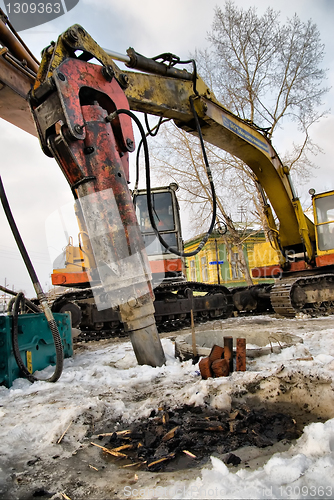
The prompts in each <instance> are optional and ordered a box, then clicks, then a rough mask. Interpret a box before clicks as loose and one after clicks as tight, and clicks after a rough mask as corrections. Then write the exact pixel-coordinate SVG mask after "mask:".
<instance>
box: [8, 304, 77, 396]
mask: <svg viewBox="0 0 334 500" xmlns="http://www.w3.org/2000/svg"><path fill="white" fill-rule="evenodd" d="M53 316H54V319H55V321H56V323H57V326H58V330H59V334H60V337H61V340H62V344H63V348H64V357H65V358H69V357H71V356H72V354H73V344H72V330H71V319H70V315H69V314H62V313H54V315H53ZM12 320H13V318H12V317H11V316H1V315H0V385H5V386H6V387H11V385H12V384H13V381H14V380H15V379H16V378H19V377H20V376H22V375H21V374H20V370H19V368H18V366H17V364H16V361H15V357H14V353H13V348H12V333H11V332H12ZM18 342H19V348H20V353H21V358H22V361H23V362H24V364H25V365H26V367H27V368H28V369H29V371H30V372H31V373H33V372H34V371H36V370H43V369H44V368H46V367H47V366H49V365H54V364H55V363H56V349H55V346H54V343H53V337H52V333H51V330H50V328H49V325H48V322H47V320H46V317H45V315H44V314H21V315H19V317H18Z"/></svg>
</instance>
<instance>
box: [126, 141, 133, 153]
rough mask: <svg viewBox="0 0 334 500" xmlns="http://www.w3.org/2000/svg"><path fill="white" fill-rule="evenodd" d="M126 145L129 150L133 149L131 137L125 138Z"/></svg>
mask: <svg viewBox="0 0 334 500" xmlns="http://www.w3.org/2000/svg"><path fill="white" fill-rule="evenodd" d="M126 147H127V148H128V150H129V151H133V150H134V143H133V140H132V139H127V140H126Z"/></svg>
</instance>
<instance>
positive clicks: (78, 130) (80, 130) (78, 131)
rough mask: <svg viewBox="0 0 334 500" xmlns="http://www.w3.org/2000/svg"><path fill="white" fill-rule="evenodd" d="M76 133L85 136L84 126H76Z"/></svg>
mask: <svg viewBox="0 0 334 500" xmlns="http://www.w3.org/2000/svg"><path fill="white" fill-rule="evenodd" d="M74 131H75V132H76V133H77V134H80V135H82V134H83V126H82V125H78V124H77V125H74Z"/></svg>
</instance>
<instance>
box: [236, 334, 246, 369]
mask: <svg viewBox="0 0 334 500" xmlns="http://www.w3.org/2000/svg"><path fill="white" fill-rule="evenodd" d="M245 371H246V339H237V372H245Z"/></svg>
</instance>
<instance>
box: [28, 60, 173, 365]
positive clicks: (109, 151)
mask: <svg viewBox="0 0 334 500" xmlns="http://www.w3.org/2000/svg"><path fill="white" fill-rule="evenodd" d="M31 108H32V113H33V116H34V120H35V123H36V126H37V130H38V132H39V137H40V141H41V145H42V149H43V150H44V152H45V153H46V154H47V155H48V156H53V157H54V158H55V159H56V160H57V162H58V164H59V166H60V168H61V169H62V171H63V173H64V175H65V177H66V179H67V180H68V182H69V184H70V186H71V189H72V192H73V194H74V197H75V198H76V199H77V202H78V203H79V204H80V209H81V211H82V215H83V220H84V223H85V225H86V230H87V232H88V235H89V238H90V242H91V245H92V249H93V253H94V258H95V261H96V264H97V269H98V272H99V278H100V280H101V283H102V285H103V286H102V291H101V288H98V289H97V290H98V292H96V293H95V301H96V305H97V308H98V309H107V308H110V307H118V308H119V311H120V315H121V319H122V321H123V323H124V327H125V330H126V331H128V333H129V335H130V339H131V342H132V345H133V348H134V352H135V354H136V357H137V361H138V363H139V364H148V365H151V366H161V365H162V364H163V363H164V362H165V356H164V352H163V349H162V346H161V342H160V339H159V336H158V333H157V328H156V325H155V320H154V306H153V298H154V296H153V291H152V287H151V282H150V268H149V264H148V260H147V256H146V252H145V249H144V244H143V240H142V237H141V234H140V230H139V227H138V223H137V219H136V214H135V211H134V207H133V204H132V199H131V195H130V192H129V189H128V180H129V166H128V155H129V152H131V151H133V150H134V147H135V146H134V137H133V131H132V124H131V118H130V117H129V116H127V115H125V114H120V115H119V116H117V117H116V118H115V119H114V120H112V122H111V123H110V122H109V121H108V120H106V118H107V116H108V115H109V114H110V113H113V112H114V111H116V110H119V109H129V105H128V101H127V99H126V96H125V94H124V92H123V90H122V88H121V87H120V85H119V84H118V82H117V81H116V79H115V78H113V75H112V73H110V71H109V72H108V69H107V68H105V67H102V66H98V65H95V64H91V63H87V62H85V61H83V60H80V59H71V58H69V59H65V61H64V62H62V63H61V64H60V65H59V66H58V67H57V69H55V70H54V71H53V74H52V77H51V78H50V79H49V80H48V81H47V82H46V84H45V85H44V87H43V86H41V87H40V89H39V92H38V96H37V98H36V95H34V98H33V99H32V100H31Z"/></svg>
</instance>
